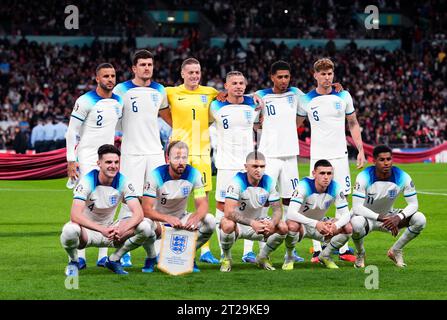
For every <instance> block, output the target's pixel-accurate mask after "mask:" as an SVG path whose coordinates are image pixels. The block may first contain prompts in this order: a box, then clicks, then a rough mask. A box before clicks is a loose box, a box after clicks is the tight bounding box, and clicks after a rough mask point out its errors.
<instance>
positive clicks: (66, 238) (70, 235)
mask: <svg viewBox="0 0 447 320" xmlns="http://www.w3.org/2000/svg"><path fill="white" fill-rule="evenodd" d="M80 237H81V226H80V225H79V224H77V223H73V222H68V223H66V224H65V225H64V227H63V228H62V233H61V237H60V240H61V244H62V245H63V246H64V247H76V246H77V245H78V244H79V238H80Z"/></svg>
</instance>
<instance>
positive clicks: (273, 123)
mask: <svg viewBox="0 0 447 320" xmlns="http://www.w3.org/2000/svg"><path fill="white" fill-rule="evenodd" d="M256 94H257V95H258V96H259V97H261V98H262V100H263V101H264V103H265V107H264V108H263V109H262V114H263V116H264V120H263V123H262V135H261V138H260V143H259V151H260V152H262V153H263V154H264V155H265V156H266V157H288V156H296V155H299V153H300V147H299V143H298V132H297V128H296V116H297V113H298V99H299V97H300V96H303V95H304V93H303V92H302V91H301V90H300V89H298V88H295V87H290V88H289V89H288V90H287V91H286V92H284V93H280V94H275V93H273V89H264V90H259V91H257V92H256Z"/></svg>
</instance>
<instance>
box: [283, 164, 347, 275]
mask: <svg viewBox="0 0 447 320" xmlns="http://www.w3.org/2000/svg"><path fill="white" fill-rule="evenodd" d="M333 172H334V170H333V167H332V165H331V163H330V162H329V161H327V160H324V159H321V160H318V161H317V162H316V163H315V165H314V168H313V171H312V176H313V178H304V179H303V180H301V181H300V182H299V184H298V188H297V189H296V190H295V191H294V193H293V197H292V199H291V201H290V206H289V212H288V214H287V220H286V222H287V227H288V230H289V231H288V234H287V237H286V240H285V245H286V250H287V251H288V253H289V254H288V256H287V257H286V259H285V261H284V264H283V266H282V268H283V270H292V269H293V262H294V261H293V258H292V257H291V253H292V250H293V249H294V248H295V245H296V243H297V242H299V241H301V240H302V239H303V238H310V239H315V240H318V241H324V242H326V243H327V246H326V248H325V249H324V250H323V251H322V252H321V253H320V255H319V260H320V261H321V262H322V263H323V264H324V265H326V267H327V268H330V269H337V268H338V266H337V265H336V264H335V263H334V261H333V260H332V259H331V256H330V255H331V251H332V250H334V249H336V250H337V249H339V248H340V247H341V246H342V245H343V244H345V243H346V241H347V239H348V238H349V236H350V235H351V232H352V227H351V225H350V223H349V220H350V216H351V215H350V212H349V209H348V202H347V200H346V197H345V194H344V190H343V188H342V187H341V186H340V185H339V184H338V183H337V182H336V181H334V180H333ZM332 203H334V204H335V207H336V208H337V217H336V218H335V219H329V218H327V217H325V215H326V212H327V211H328V209H329V208H330V206H331V205H332ZM289 257H290V258H289Z"/></svg>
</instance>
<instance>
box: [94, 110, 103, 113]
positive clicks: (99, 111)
mask: <svg viewBox="0 0 447 320" xmlns="http://www.w3.org/2000/svg"><path fill="white" fill-rule="evenodd" d="M103 111H104V110H96V112H98V113H101V112H103Z"/></svg>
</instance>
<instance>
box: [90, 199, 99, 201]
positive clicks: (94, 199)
mask: <svg viewBox="0 0 447 320" xmlns="http://www.w3.org/2000/svg"><path fill="white" fill-rule="evenodd" d="M96 200H98V199H90V201H96Z"/></svg>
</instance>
